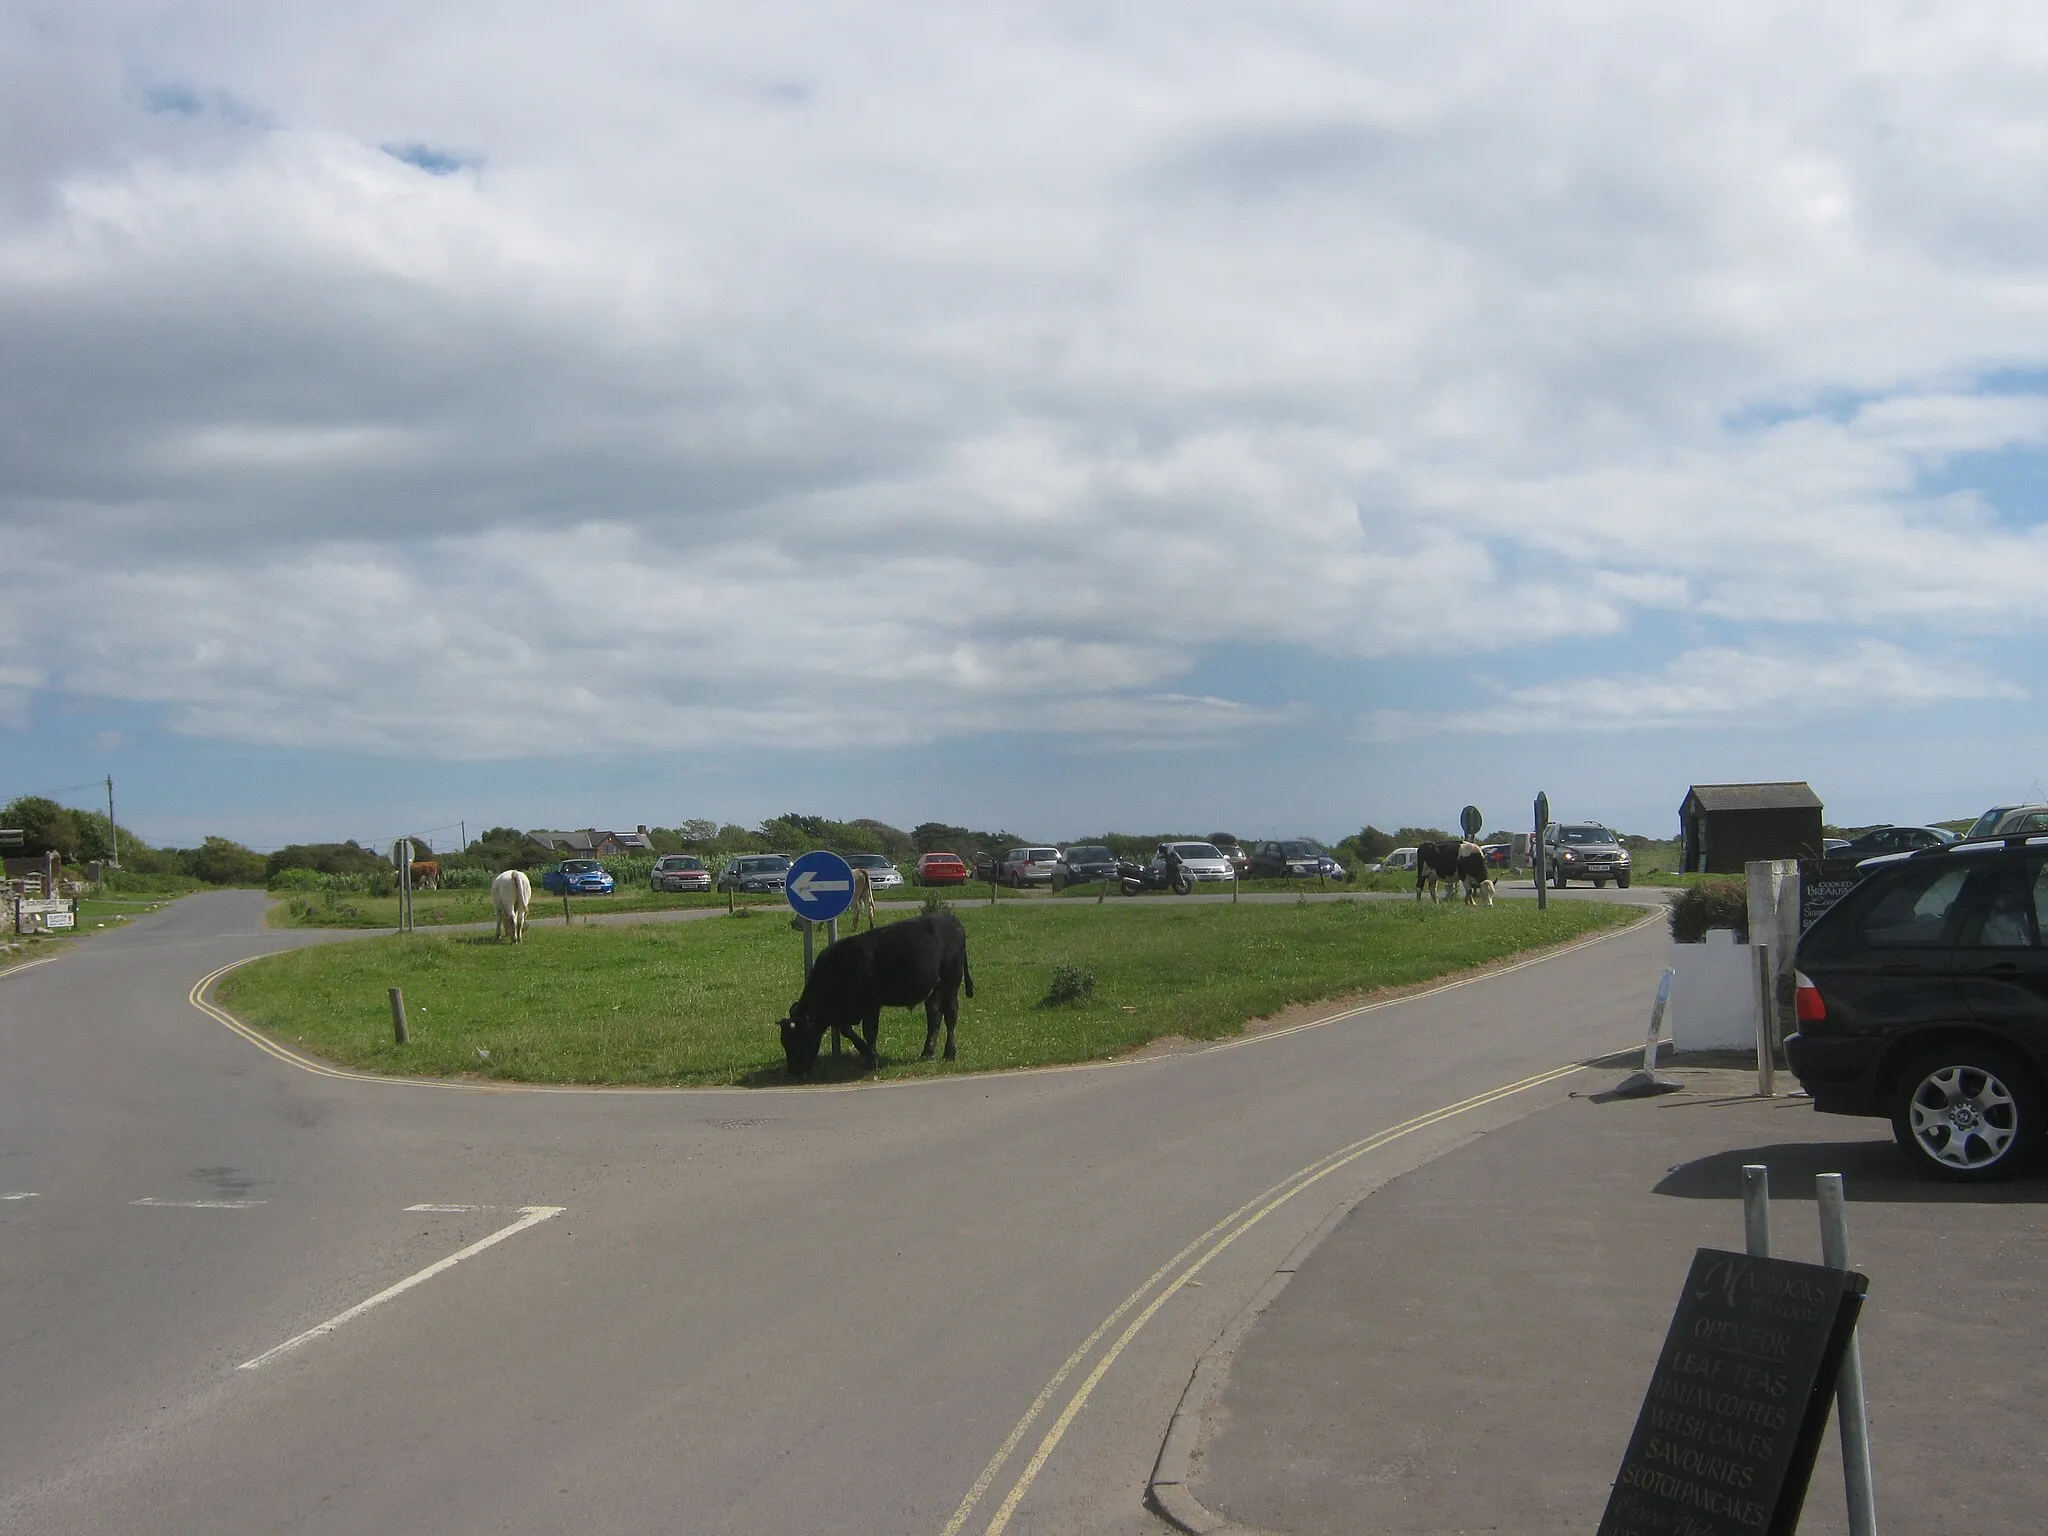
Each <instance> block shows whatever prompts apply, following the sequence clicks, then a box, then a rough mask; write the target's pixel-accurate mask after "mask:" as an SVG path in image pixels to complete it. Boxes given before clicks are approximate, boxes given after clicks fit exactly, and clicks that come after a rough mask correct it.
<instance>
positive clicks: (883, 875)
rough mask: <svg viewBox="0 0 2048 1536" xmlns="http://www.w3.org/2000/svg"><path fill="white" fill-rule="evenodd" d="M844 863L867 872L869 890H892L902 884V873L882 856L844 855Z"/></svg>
mask: <svg viewBox="0 0 2048 1536" xmlns="http://www.w3.org/2000/svg"><path fill="white" fill-rule="evenodd" d="M846 862H847V863H848V864H850V865H852V866H853V867H854V868H855V869H864V870H866V871H867V872H868V888H869V889H870V890H875V891H889V890H894V889H895V888H896V887H897V886H899V885H901V884H902V883H903V872H902V871H901V870H899V869H898V868H897V867H896V866H895V865H894V864H891V863H890V862H889V860H888V859H887V857H885V856H884V855H882V854H879V853H849V854H847V855H846Z"/></svg>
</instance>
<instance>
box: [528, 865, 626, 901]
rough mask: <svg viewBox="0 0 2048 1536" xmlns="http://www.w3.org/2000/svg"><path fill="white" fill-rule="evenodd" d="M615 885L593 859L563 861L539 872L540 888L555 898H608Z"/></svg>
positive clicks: (601, 866) (602, 867)
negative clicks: (549, 892)
mask: <svg viewBox="0 0 2048 1536" xmlns="http://www.w3.org/2000/svg"><path fill="white" fill-rule="evenodd" d="M615 885H616V882H614V881H613V879H612V877H611V876H610V875H608V874H606V873H605V871H604V866H603V865H602V864H600V863H598V862H597V860H595V859H564V860H562V862H561V863H559V864H550V865H549V866H548V867H547V868H546V869H544V870H542V871H541V872H540V888H541V889H542V890H544V891H553V892H554V893H555V894H556V895H557V896H609V895H611V893H612V891H613V889H614V888H615Z"/></svg>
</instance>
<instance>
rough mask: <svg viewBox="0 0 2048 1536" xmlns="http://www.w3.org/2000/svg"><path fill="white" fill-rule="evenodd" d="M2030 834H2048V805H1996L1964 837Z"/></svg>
mask: <svg viewBox="0 0 2048 1536" xmlns="http://www.w3.org/2000/svg"><path fill="white" fill-rule="evenodd" d="M2028 832H2048V805H1994V806H1993V807H1991V809H1990V810H1988V811H1986V812H1985V813H1984V814H1983V815H1982V816H1979V817H1978V818H1977V819H1976V821H1975V822H1973V823H1972V824H1971V826H1970V830H1969V831H1967V832H1965V833H1964V834H1963V836H1965V837H2011V836H2014V835H2016V834H2019V833H2028Z"/></svg>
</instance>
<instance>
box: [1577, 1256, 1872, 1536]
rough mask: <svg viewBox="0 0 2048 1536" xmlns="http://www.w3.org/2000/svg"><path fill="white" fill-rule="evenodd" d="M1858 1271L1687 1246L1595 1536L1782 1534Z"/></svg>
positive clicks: (1810, 1451)
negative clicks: (1688, 1264) (1680, 1283)
mask: <svg viewBox="0 0 2048 1536" xmlns="http://www.w3.org/2000/svg"><path fill="white" fill-rule="evenodd" d="M1869 1285H1870V1282H1869V1281H1868V1280H1866V1279H1865V1278H1864V1277H1863V1276H1862V1275H1860V1274H1857V1273H1856V1272H1855V1271H1854V1270H1847V1269H1829V1268H1826V1267H1824V1266H1822V1265H1819V1264H1798V1263H1794V1262H1793V1261H1792V1260H1790V1259H1768V1258H1758V1257H1756V1256H1754V1255H1751V1254H1743V1253H1727V1252H1723V1251H1722V1250H1720V1249H1716V1248H1702V1249H1700V1250H1699V1252H1697V1253H1696V1254H1694V1255H1693V1261H1692V1271H1691V1273H1689V1274H1688V1275H1687V1276H1686V1277H1685V1288H1684V1289H1683V1290H1682V1291H1681V1292H1680V1293H1679V1297H1678V1306H1677V1308H1676V1310H1675V1311H1674V1312H1673V1313H1672V1317H1671V1330H1670V1332H1669V1333H1667V1334H1666V1335H1665V1337H1664V1348H1663V1350H1662V1351H1661V1352H1660V1353H1659V1354H1658V1356H1657V1364H1656V1368H1655V1369H1654V1370H1653V1371H1652V1372H1651V1374H1650V1389H1649V1391H1648V1392H1646V1393H1645V1394H1644V1395H1643V1407H1642V1412H1641V1414H1640V1415H1639V1416H1638V1417H1637V1419H1636V1427H1635V1433H1634V1434H1632V1435H1631V1436H1630V1437H1629V1442H1628V1449H1627V1450H1626V1451H1625V1452H1623V1453H1622V1458H1621V1471H1620V1472H1619V1473H1618V1474H1617V1475H1616V1477H1615V1479H1614V1489H1613V1492H1612V1493H1611V1494H1610V1495H1609V1497H1608V1500H1607V1512H1606V1513H1605V1514H1604V1515H1602V1516H1601V1519H1600V1526H1599V1536H1677V1533H1680V1532H1682V1533H1684V1536H1793V1533H1794V1532H1795V1531H1797V1530H1798V1528H1799V1509H1800V1506H1801V1505H1802V1504H1804V1503H1805V1502H1806V1485H1807V1482H1808V1480H1809V1479H1810V1478H1811V1477H1812V1476H1813V1460H1814V1455H1815V1453H1816V1452H1818V1451H1819V1449H1820V1438H1821V1432H1822V1431H1823V1430H1824V1429H1826V1428H1827V1422H1828V1407H1829V1405H1830V1404H1831V1403H1832V1402H1833V1401H1834V1397H1835V1383H1836V1379H1837V1378H1838V1377H1839V1376H1840V1374H1841V1369H1842V1358H1843V1356H1844V1355H1845V1354H1846V1353H1847V1352H1848V1348H1849V1337H1850V1335H1851V1333H1852V1332H1853V1331H1854V1330H1855V1327H1856V1317H1857V1314H1858V1312H1860V1311H1861V1310H1862V1306H1863V1296H1864V1293H1865V1292H1866V1291H1867V1290H1868V1289H1869Z"/></svg>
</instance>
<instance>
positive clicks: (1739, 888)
mask: <svg viewBox="0 0 2048 1536" xmlns="http://www.w3.org/2000/svg"><path fill="white" fill-rule="evenodd" d="M1670 901H1671V937H1672V939H1673V940H1674V941H1676V942H1677V943H1680V944H1704V943H1706V941H1707V930H1708V929H1709V928H1733V929H1734V930H1735V937H1736V940H1737V941H1738V942H1740V943H1743V944H1747V943H1748V942H1749V886H1748V883H1747V882H1745V881H1742V880H1702V881H1700V882H1699V884H1697V885H1689V886H1687V887H1686V888H1685V889H1684V890H1682V891H1673V892H1672V893H1671V897H1670Z"/></svg>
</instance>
